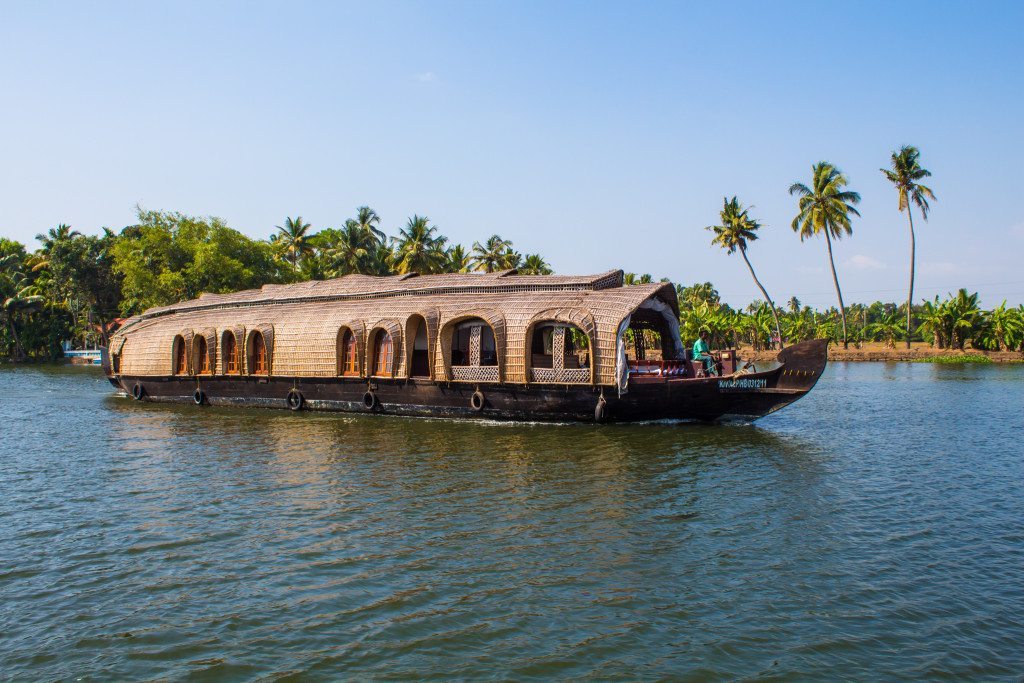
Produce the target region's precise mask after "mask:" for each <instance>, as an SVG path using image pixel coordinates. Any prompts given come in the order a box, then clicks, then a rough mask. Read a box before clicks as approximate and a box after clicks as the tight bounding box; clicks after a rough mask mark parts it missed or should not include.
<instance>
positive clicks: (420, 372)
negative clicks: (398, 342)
mask: <svg viewBox="0 0 1024 683" xmlns="http://www.w3.org/2000/svg"><path fill="white" fill-rule="evenodd" d="M409 376H410V377H430V351H429V349H428V348H427V324H426V322H425V321H424V320H423V318H421V317H419V316H416V333H415V334H414V335H413V342H412V366H411V372H410V373H409Z"/></svg>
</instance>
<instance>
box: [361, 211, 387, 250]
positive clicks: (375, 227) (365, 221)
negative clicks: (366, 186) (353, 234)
mask: <svg viewBox="0 0 1024 683" xmlns="http://www.w3.org/2000/svg"><path fill="white" fill-rule="evenodd" d="M354 220H355V222H356V225H358V226H359V227H360V228H362V229H363V230H365V231H366V232H367V233H369V234H370V235H372V236H373V238H374V239H376V241H378V242H380V243H381V244H384V243H385V242H387V240H388V237H387V235H385V234H384V231H383V230H381V229H380V216H378V215H377V212H376V211H374V210H373V209H371V208H370V207H368V206H360V207H359V208H357V209H356V217H355V219H354Z"/></svg>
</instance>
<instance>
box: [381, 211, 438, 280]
mask: <svg viewBox="0 0 1024 683" xmlns="http://www.w3.org/2000/svg"><path fill="white" fill-rule="evenodd" d="M436 232H437V227H436V226H432V225H430V219H429V218H427V217H426V216H413V217H412V218H410V219H409V222H408V223H406V225H405V227H404V228H402V229H401V230H399V231H398V238H397V239H396V246H395V256H394V260H395V270H396V271H398V272H399V273H436V272H440V271H441V270H443V268H444V265H445V263H446V261H447V254H445V250H444V245H445V243H446V242H447V241H448V238H446V237H444V236H441V235H437V236H435V233H436Z"/></svg>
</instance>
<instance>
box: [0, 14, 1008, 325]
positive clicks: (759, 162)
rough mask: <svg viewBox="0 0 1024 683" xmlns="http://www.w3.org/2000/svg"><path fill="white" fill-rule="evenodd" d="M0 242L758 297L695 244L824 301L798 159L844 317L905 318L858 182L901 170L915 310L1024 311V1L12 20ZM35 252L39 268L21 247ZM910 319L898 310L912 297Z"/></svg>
mask: <svg viewBox="0 0 1024 683" xmlns="http://www.w3.org/2000/svg"><path fill="white" fill-rule="evenodd" d="M0 14H2V16H0V97H2V98H3V100H2V105H3V106H0V129H2V130H3V135H2V136H0V163H2V165H3V174H2V176H0V235H3V236H5V237H11V238H15V239H19V240H22V241H30V240H32V238H33V236H34V235H35V234H36V233H39V232H42V231H44V230H45V229H46V228H48V227H50V226H53V225H55V224H56V223H58V222H67V223H71V224H72V225H73V226H74V227H76V228H78V229H80V230H82V231H83V232H98V231H99V228H100V227H101V226H104V225H106V226H110V227H114V228H120V227H122V226H124V225H127V224H129V223H131V222H132V220H133V207H134V206H135V204H137V203H138V204H141V205H142V206H143V207H146V208H152V209H168V210H178V211H182V212H186V213H189V214H197V215H216V216H220V217H222V218H224V219H225V220H227V221H228V222H229V223H230V224H231V225H232V226H234V227H236V228H238V229H240V230H242V231H244V232H246V233H248V234H250V235H253V236H259V237H265V236H267V235H268V234H269V233H271V232H272V231H273V228H274V226H275V225H276V224H280V223H281V222H282V220H283V219H284V217H285V216H286V215H292V216H294V215H296V214H301V215H302V216H303V217H304V218H305V219H307V220H308V221H310V222H312V223H313V225H314V226H315V227H318V228H320V227H327V226H336V225H338V224H340V223H341V222H342V221H343V220H344V218H345V217H347V216H349V215H351V214H352V212H353V210H354V208H355V207H356V206H358V205H361V204H369V205H371V206H373V207H374V208H375V209H377V211H378V212H379V213H380V214H381V215H382V217H383V219H384V223H385V226H386V228H387V229H388V230H389V231H394V230H395V229H396V228H397V227H399V226H400V225H402V224H404V222H405V220H406V218H407V217H408V216H409V215H411V214H413V213H420V214H426V215H427V216H429V217H430V218H431V219H432V220H433V221H434V222H435V223H436V224H437V225H439V226H440V228H441V230H442V231H443V233H444V234H446V235H448V236H449V237H450V238H452V239H453V240H455V241H461V242H464V243H466V244H467V245H469V244H471V243H472V242H473V241H474V240H482V239H484V238H486V237H487V236H488V235H490V234H491V233H500V234H501V235H502V236H504V237H506V238H508V239H511V240H513V241H514V243H515V245H516V247H517V248H518V249H519V250H521V251H524V252H533V251H539V252H541V253H542V254H544V255H545V256H546V257H547V258H548V260H549V261H550V262H551V263H552V265H553V266H554V267H555V268H556V269H557V270H558V271H559V272H564V273H587V272H598V271H602V270H605V269H609V268H614V267H621V268H624V269H626V270H631V271H637V272H650V273H652V274H653V275H654V276H655V277H661V276H666V277H670V278H671V279H672V280H674V281H676V282H683V283H690V282H694V281H704V280H711V281H712V282H714V283H715V284H716V285H717V286H718V287H719V289H720V290H721V292H722V294H723V295H724V297H725V299H726V300H727V301H729V302H730V303H732V304H734V305H738V304H745V303H747V302H748V301H750V300H751V299H753V298H755V297H756V296H757V292H756V290H755V287H754V285H753V283H752V281H751V280H750V277H749V275H748V273H747V272H746V270H745V268H744V266H743V263H742V261H741V260H740V258H739V257H738V256H731V257H728V256H726V255H725V254H724V253H720V252H719V250H717V249H715V248H712V247H711V246H709V239H710V234H709V233H707V232H706V231H705V230H704V226H706V225H709V224H711V223H713V222H715V220H716V219H717V212H718V210H719V208H720V206H721V201H722V196H723V195H726V194H728V195H732V194H737V195H738V196H739V197H740V199H741V201H743V202H744V203H746V204H752V205H754V207H755V208H754V210H753V212H752V213H753V215H754V216H755V217H757V218H759V219H760V220H761V221H762V222H763V223H764V224H765V226H766V227H765V228H764V230H763V231H762V232H763V235H762V239H761V240H760V241H758V242H757V243H756V244H755V245H754V246H753V248H752V249H751V252H750V253H751V258H752V260H753V262H754V265H755V267H757V268H758V270H759V273H760V275H761V276H762V279H763V280H764V282H765V284H766V285H767V286H768V288H769V291H770V292H772V293H773V295H774V296H775V297H776V298H777V299H780V300H783V301H784V300H785V299H786V298H787V297H789V296H790V295H793V294H796V295H797V296H799V297H800V298H801V299H802V300H803V301H804V302H805V303H809V304H812V305H817V306H827V305H831V304H832V303H834V294H833V291H832V284H831V281H830V278H829V275H828V273H827V268H826V256H825V249H824V244H821V243H818V242H813V243H805V244H801V243H800V241H799V240H798V239H797V237H796V236H795V235H794V234H793V233H792V231H791V230H790V227H789V224H790V221H791V220H792V217H793V214H794V206H795V204H794V201H793V199H792V198H791V197H789V195H788V194H787V188H788V187H789V185H790V184H791V183H792V182H794V181H797V180H804V181H806V180H807V179H808V177H809V172H810V167H811V165H812V164H813V163H814V162H815V161H818V160H820V159H826V160H829V161H831V162H833V163H835V164H837V165H838V166H840V167H841V168H842V169H843V170H844V171H845V172H846V173H847V174H848V175H849V177H850V179H851V183H852V188H853V189H855V190H858V191H860V192H861V194H862V195H863V202H862V204H861V212H862V214H863V218H861V219H860V220H858V221H856V223H855V224H854V229H855V234H854V236H853V237H852V238H851V239H848V240H844V241H843V242H842V243H841V244H839V245H838V247H837V250H836V257H837V261H838V267H839V275H840V281H841V284H842V285H843V287H844V290H845V292H846V293H847V301H848V302H850V301H862V300H868V301H870V300H874V299H876V298H882V299H886V300H898V299H900V298H901V297H904V296H905V289H906V279H907V228H906V218H905V216H901V215H900V214H899V213H897V211H896V199H895V194H894V191H893V190H892V188H891V187H890V186H888V185H887V183H886V182H885V180H884V178H883V177H882V175H881V174H880V173H879V171H878V168H879V167H881V166H885V165H887V163H888V157H889V153H890V152H891V151H892V150H893V149H895V148H897V147H898V146H900V145H902V144H914V145H917V146H918V147H920V148H921V150H922V161H923V163H924V165H925V166H926V167H927V168H929V169H931V170H932V172H933V173H934V174H935V175H934V178H933V179H932V180H933V183H932V185H933V188H934V190H935V192H936V193H937V195H938V197H939V201H938V202H937V203H936V204H935V205H934V209H933V212H932V216H931V219H930V221H929V222H928V223H927V224H924V223H922V222H919V223H918V225H919V249H918V256H919V261H918V266H919V271H918V272H919V293H920V296H921V297H923V296H929V295H931V294H934V293H945V292H946V291H948V290H951V289H954V288H956V287H958V286H961V285H963V286H968V287H970V288H972V289H977V290H979V291H980V292H981V294H982V297H983V301H984V303H986V304H988V305H991V304H995V303H998V301H999V300H1001V299H1002V298H1004V297H1005V298H1008V299H1009V300H1010V301H1011V303H1019V302H1021V301H1024V267H1022V266H1021V254H1022V253H1024V209H1022V208H1021V206H1020V204H1018V202H1017V200H1018V197H1019V195H1020V194H1021V193H1022V192H1024V182H1022V176H1021V173H1020V170H1019V168H1020V166H1021V159H1022V158H1024V134H1022V121H1024V40H1022V39H1021V34H1022V30H1024V3H1021V2H1006V3H998V2H985V3H942V2H901V3H894V2H881V3H821V2H815V3H806V4H797V3H760V2H757V3H735V2H734V3H729V4H728V5H726V4H721V3H699V4H698V3H665V4H655V3H648V4H638V3H620V4H613V3H610V2H578V3H575V2H557V3H548V2H542V3H529V4H527V3H502V4H499V3H496V2H466V3H440V2H423V3H358V4H341V3H326V2H325V3H280V4H271V3H250V2H246V3H229V2H202V3H199V2H197V3H185V2H177V3H166V4H159V3H155V2H142V3H139V2H133V3H124V4H114V3H98V4H97V3H74V4H72V3H67V4H56V3H49V2H39V3H13V2H12V3H7V4H5V5H4V7H3V10H2V13H0ZM33 246H34V244H33ZM915 298H920V297H915Z"/></svg>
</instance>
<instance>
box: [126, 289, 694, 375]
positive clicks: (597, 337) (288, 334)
mask: <svg viewBox="0 0 1024 683" xmlns="http://www.w3.org/2000/svg"><path fill="white" fill-rule="evenodd" d="M652 298H653V299H657V300H658V301H660V302H661V303H662V304H665V305H667V306H668V307H669V309H670V310H671V311H672V312H674V313H675V315H676V316H678V303H677V300H676V293H675V289H674V287H673V286H672V285H671V284H670V283H664V282H656V283H650V284H644V285H631V286H624V285H623V274H622V271H621V270H614V271H609V272H607V273H600V274H597V275H583V276H561V275H518V274H516V272H515V271H506V272H502V273H491V274H445V275H415V274H411V275H396V276H389V277H373V276H367V275H347V276H345V277H341V278H337V279H334V280H323V281H311V282H301V283H297V284H290V285H266V286H264V287H262V288H260V289H256V290H248V291H242V292H236V293H233V294H204V295H202V296H200V297H199V298H198V299H193V300H191V301H184V302H182V303H178V304H174V305H171V306H164V307H160V308H153V309H150V310H148V311H146V312H145V313H143V314H141V315H139V316H136V317H134V318H132V319H130V320H128V321H127V322H126V323H125V325H124V326H123V327H122V328H121V329H120V330H119V331H118V332H117V334H115V335H114V337H113V338H112V341H111V351H112V352H115V353H120V354H122V363H123V365H122V367H123V372H124V373H125V374H138V375H167V374H170V372H171V371H170V370H169V368H170V362H171V361H170V358H171V348H172V344H173V340H174V338H175V337H177V336H182V337H186V338H188V339H191V338H192V337H193V336H194V335H201V336H203V337H204V339H206V340H207V345H208V348H209V349H210V353H211V354H216V351H215V349H216V347H217V345H218V344H219V343H221V342H222V339H223V335H224V334H225V332H227V331H230V332H231V333H232V334H234V336H235V337H236V339H238V341H239V343H240V345H241V344H242V342H244V340H246V339H247V338H248V335H250V334H251V333H252V332H254V331H257V330H258V331H260V332H261V333H262V334H263V335H264V337H266V338H268V340H273V348H272V349H271V356H272V359H271V366H272V369H271V373H272V374H273V375H276V376H294V377H318V376H336V375H337V363H338V360H337V347H338V339H339V333H340V331H342V330H345V329H348V330H351V331H352V332H353V333H354V334H355V335H356V337H357V339H358V340H359V344H360V349H361V353H365V350H366V348H367V345H368V344H369V343H370V339H371V337H372V335H373V332H374V330H376V329H378V328H380V329H384V330H386V331H387V332H388V333H389V334H391V335H392V338H393V339H394V344H395V348H396V351H395V353H396V361H395V370H394V376H395V377H398V378H401V377H407V376H408V372H409V363H410V359H411V346H412V344H411V341H412V337H413V335H415V327H414V325H415V324H417V321H419V320H421V319H422V321H423V322H425V324H426V329H427V334H428V338H429V348H430V354H431V368H432V370H431V376H432V377H434V378H435V379H437V380H439V381H449V380H451V371H450V354H449V353H446V349H448V348H449V347H450V338H451V330H452V329H453V326H454V325H456V324H457V323H458V322H459V321H462V320H466V319H468V318H470V317H473V318H480V319H483V320H484V321H486V322H487V324H488V325H490V326H491V328H492V329H493V330H494V333H495V337H496V341H497V346H498V355H499V359H500V363H499V365H500V373H501V379H502V381H507V382H515V383H525V382H526V381H527V377H528V365H529V353H528V352H529V341H528V340H527V336H528V335H529V334H530V331H531V330H532V328H533V326H534V325H536V324H537V323H539V322H541V321H559V322H563V323H567V324H572V325H575V326H576V327H578V328H579V329H581V330H582V331H583V332H585V333H586V334H587V336H588V337H589V339H590V346H591V349H592V352H593V363H594V366H593V382H594V383H595V384H602V385H611V384H614V383H615V368H614V365H615V353H616V347H615V345H616V338H617V334H618V328H619V325H620V324H621V323H622V321H623V320H625V318H626V317H627V316H629V315H631V314H632V313H633V312H634V311H635V310H636V309H637V308H638V307H640V306H641V305H642V304H644V302H645V301H647V300H649V299H652ZM406 337H408V339H406ZM189 343H191V342H189ZM222 362H223V359H219V358H218V359H216V363H215V364H216V365H217V366H218V367H217V370H216V371H217V372H219V371H220V370H221V368H220V365H221V364H222Z"/></svg>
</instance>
